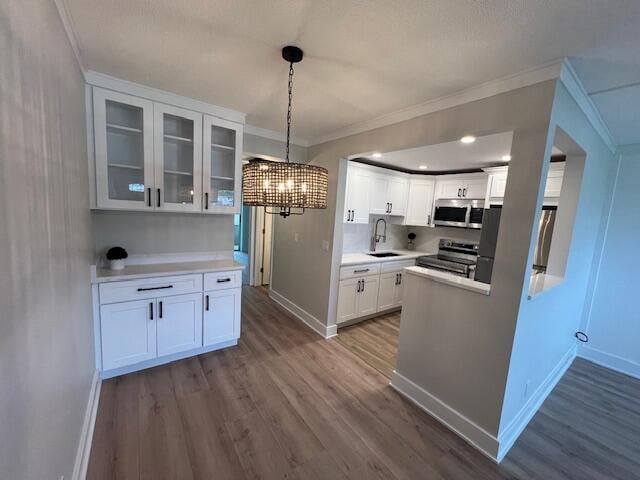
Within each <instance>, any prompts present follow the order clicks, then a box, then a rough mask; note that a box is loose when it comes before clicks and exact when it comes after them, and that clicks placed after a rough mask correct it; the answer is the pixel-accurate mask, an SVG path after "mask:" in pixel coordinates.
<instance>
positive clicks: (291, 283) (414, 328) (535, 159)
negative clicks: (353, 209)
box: [272, 81, 555, 434]
mask: <svg viewBox="0 0 640 480" xmlns="http://www.w3.org/2000/svg"><path fill="white" fill-rule="evenodd" d="M554 92H555V82H554V81H548V82H544V83H540V84H537V85H533V86H530V87H527V88H522V89H518V90H514V91H511V92H507V93H504V94H501V95H497V96H494V97H491V98H487V99H483V100H479V101H475V102H471V103H468V104H465V105H460V106H457V107H454V108H450V109H447V110H442V111H439V112H435V113H432V114H429V115H425V116H422V117H418V118H414V119H411V120H408V121H405V122H401V123H398V124H395V125H390V126H387V127H383V128H379V129H376V130H372V131H369V132H364V133H361V134H358V135H353V136H350V137H347V138H342V139H339V140H336V141H333V142H329V143H326V144H322V145H317V146H314V147H311V148H310V152H309V157H310V160H311V162H312V163H315V164H319V165H322V166H325V167H328V169H329V181H330V185H329V186H330V188H329V199H331V200H330V203H329V208H328V209H327V210H325V211H312V212H310V213H308V214H305V215H304V216H302V217H297V218H293V219H285V220H281V219H278V220H277V222H276V249H275V253H274V255H275V257H274V272H273V282H272V283H273V289H274V290H276V291H277V292H278V293H280V294H282V295H284V296H285V297H286V298H288V299H289V300H290V301H292V302H294V303H296V304H297V305H298V306H299V307H301V308H303V309H304V310H306V311H307V312H309V313H311V314H312V315H314V316H316V317H317V318H318V319H320V320H324V321H326V320H327V318H328V314H329V311H328V306H329V290H330V287H331V285H330V274H331V261H330V259H331V252H324V251H322V249H321V241H322V240H323V239H332V238H333V228H334V220H335V214H336V212H335V208H336V200H335V199H336V179H337V171H338V159H339V158H341V157H347V156H348V155H351V154H355V153H358V152H365V151H374V150H379V151H383V152H384V151H394V150H400V149H406V148H413V147H418V146H422V145H429V144H437V143H443V142H448V141H453V140H456V139H459V138H460V137H462V136H464V135H468V134H474V135H484V134H491V133H499V132H507V131H513V132H514V136H513V145H512V150H511V155H512V157H513V160H512V161H511V164H510V171H509V183H508V185H507V191H506V197H505V206H504V208H503V212H502V221H501V229H500V235H499V239H498V253H497V257H496V263H495V269H494V284H493V285H492V291H491V296H489V297H485V296H482V295H478V294H476V293H473V292H468V291H465V290H460V289H456V288H452V287H449V286H445V285H441V284H435V282H430V284H431V285H437V286H434V287H433V289H432V290H431V292H432V293H429V295H428V297H429V298H433V299H434V300H435V299H437V301H433V302H421V304H420V305H419V306H417V305H416V306H415V309H416V312H417V314H416V317H415V318H416V321H415V322H409V323H404V313H403V328H402V330H401V337H400V355H399V358H398V366H397V370H398V371H399V372H400V373H402V374H403V375H405V376H406V377H408V378H409V379H411V380H412V381H414V382H415V383H417V384H418V385H420V386H421V387H423V388H425V389H426V390H428V391H429V392H431V393H432V394H434V395H435V396H436V397H438V398H440V399H441V400H442V401H443V402H445V403H446V404H448V405H450V406H451V407H452V408H455V409H456V410H458V411H459V412H461V413H462V414H463V415H466V416H467V417H468V418H469V419H471V420H472V421H474V422H475V423H476V424H478V425H480V426H481V427H483V428H485V429H486V430H487V431H489V432H491V433H494V434H497V431H498V425H499V420H500V412H501V404H502V399H503V395H504V387H505V379H506V376H507V369H508V365H509V356H510V352H511V346H512V341H513V335H514V330H515V323H516V318H517V313H518V308H519V303H520V298H521V294H522V289H523V287H524V276H525V271H526V269H527V267H528V265H527V262H528V257H529V246H530V240H531V238H532V233H533V223H534V217H535V215H536V208H537V194H538V190H539V184H540V181H537V182H536V181H535V179H538V180H539V179H541V178H542V174H543V164H544V158H545V153H546V142H547V137H548V133H549V119H550V116H551V106H552V102H553V98H554ZM523 112H526V114H524V113H523ZM532 179H533V180H532ZM295 232H298V233H299V241H298V242H297V243H296V242H295V241H294V233H295ZM284 259H286V261H285V260H284ZM301 265H304V268H301V267H300V266H301ZM421 298H427V295H426V294H425V295H422V297H421ZM447 305H455V306H456V308H450V307H449V308H445V307H446V306H447ZM426 319H436V320H437V322H438V324H437V325H432V327H433V328H435V329H436V330H435V331H436V332H437V333H436V334H434V331H433V330H429V329H428V328H427V327H426V325H427V322H426V321H425V320H426ZM452 330H455V331H456V332H458V334H457V335H455V336H452V337H451V338H449V337H447V335H446V332H447V331H448V332H451V331H452ZM440 334H442V335H444V336H440ZM443 341H451V342H452V343H450V348H448V349H446V350H445V351H441V349H439V346H441V345H442V344H443ZM435 351H438V352H440V353H441V355H439V356H438V357H437V358H427V356H428V355H430V353H429V352H435ZM430 360H432V361H430Z"/></svg>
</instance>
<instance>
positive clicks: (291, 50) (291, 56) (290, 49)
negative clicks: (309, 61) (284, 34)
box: [282, 45, 304, 63]
mask: <svg viewBox="0 0 640 480" xmlns="http://www.w3.org/2000/svg"><path fill="white" fill-rule="evenodd" d="M302 57H304V52H303V51H302V50H301V49H300V48H298V47H296V46H295V45H287V46H286V47H284V48H283V49H282V58H284V59H285V60H286V61H287V62H289V63H300V62H301V61H302Z"/></svg>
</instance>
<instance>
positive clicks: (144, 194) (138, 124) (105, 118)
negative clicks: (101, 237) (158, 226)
mask: <svg viewBox="0 0 640 480" xmlns="http://www.w3.org/2000/svg"><path fill="white" fill-rule="evenodd" d="M93 109H94V110H93V113H94V130H95V131H94V134H95V137H94V138H95V156H96V193H97V198H96V201H97V206H98V208H109V209H111V208H114V209H127V210H151V209H153V204H152V188H153V176H154V171H153V103H152V102H150V101H149V100H144V99H142V98H138V97H133V96H130V95H125V94H121V93H117V92H112V91H110V90H103V89H101V88H95V87H94V89H93Z"/></svg>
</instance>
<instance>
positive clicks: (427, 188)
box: [404, 178, 435, 226]
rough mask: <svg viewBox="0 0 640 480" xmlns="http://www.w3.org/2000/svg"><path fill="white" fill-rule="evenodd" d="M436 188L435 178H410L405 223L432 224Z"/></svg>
mask: <svg viewBox="0 0 640 480" xmlns="http://www.w3.org/2000/svg"><path fill="white" fill-rule="evenodd" d="M434 189H435V181H434V180H431V179H427V178H411V179H410V180H409V198H408V200H407V212H406V215H405V221H404V223H405V225H416V226H420V225H422V226H428V225H431V214H432V213H431V212H432V210H433V194H434Z"/></svg>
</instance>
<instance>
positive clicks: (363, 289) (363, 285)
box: [361, 280, 365, 292]
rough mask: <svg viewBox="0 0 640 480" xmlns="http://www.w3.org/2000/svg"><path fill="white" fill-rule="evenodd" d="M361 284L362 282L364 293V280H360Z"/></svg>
mask: <svg viewBox="0 0 640 480" xmlns="http://www.w3.org/2000/svg"><path fill="white" fill-rule="evenodd" d="M361 282H362V291H363V292H364V285H365V283H364V280H361Z"/></svg>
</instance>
